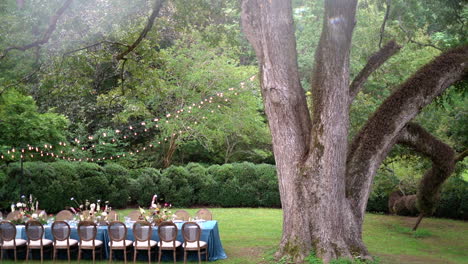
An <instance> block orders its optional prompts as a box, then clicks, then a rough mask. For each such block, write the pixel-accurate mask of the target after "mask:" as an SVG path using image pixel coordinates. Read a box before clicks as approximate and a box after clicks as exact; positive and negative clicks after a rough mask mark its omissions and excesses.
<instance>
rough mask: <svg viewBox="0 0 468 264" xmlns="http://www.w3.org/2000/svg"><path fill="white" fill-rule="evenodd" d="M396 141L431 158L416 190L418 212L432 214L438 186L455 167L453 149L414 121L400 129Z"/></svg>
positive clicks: (437, 198) (436, 199)
mask: <svg viewBox="0 0 468 264" xmlns="http://www.w3.org/2000/svg"><path fill="white" fill-rule="evenodd" d="M397 143H398V144H403V145H407V146H409V147H411V148H413V149H414V150H416V151H417V152H419V153H421V154H423V155H425V156H427V157H429V158H430V159H431V160H432V164H433V165H432V168H431V169H429V170H428V171H427V172H426V173H425V174H424V176H423V178H422V180H421V182H420V184H419V188H418V192H417V208H418V210H419V212H420V213H421V214H423V215H426V216H429V215H432V213H433V212H434V209H435V205H436V204H437V201H438V200H439V193H440V187H441V186H442V183H444V182H445V180H446V179H447V178H448V177H449V176H450V175H451V174H452V172H453V170H454V168H455V151H453V149H452V148H451V147H450V146H449V145H447V144H445V143H443V142H442V141H440V140H438V139H437V138H436V137H434V136H432V135H431V134H429V133H428V132H427V131H426V130H425V129H424V128H422V127H421V126H419V125H417V124H414V123H408V124H407V125H406V126H405V127H404V128H403V129H402V130H401V131H400V135H399V137H398V139H397Z"/></svg>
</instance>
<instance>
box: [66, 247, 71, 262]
mask: <svg viewBox="0 0 468 264" xmlns="http://www.w3.org/2000/svg"><path fill="white" fill-rule="evenodd" d="M67 257H68V263H70V260H71V258H70V247H68V248H67Z"/></svg>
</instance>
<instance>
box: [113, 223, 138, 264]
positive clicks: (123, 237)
mask: <svg viewBox="0 0 468 264" xmlns="http://www.w3.org/2000/svg"><path fill="white" fill-rule="evenodd" d="M108 230H109V239H110V241H109V251H110V253H109V263H111V262H112V252H113V251H114V250H122V251H123V254H124V263H127V248H128V247H130V246H132V244H133V241H131V240H127V227H126V226H125V224H124V223H122V222H120V221H112V222H110V223H109V228H108Z"/></svg>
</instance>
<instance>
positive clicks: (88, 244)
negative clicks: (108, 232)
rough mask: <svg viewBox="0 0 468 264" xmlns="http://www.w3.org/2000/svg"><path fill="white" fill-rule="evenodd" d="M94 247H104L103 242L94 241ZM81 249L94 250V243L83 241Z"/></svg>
mask: <svg viewBox="0 0 468 264" xmlns="http://www.w3.org/2000/svg"><path fill="white" fill-rule="evenodd" d="M94 246H95V247H100V246H102V241H101V240H94ZM81 247H82V248H92V247H93V241H92V240H89V241H81Z"/></svg>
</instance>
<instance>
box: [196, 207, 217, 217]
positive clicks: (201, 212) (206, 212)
mask: <svg viewBox="0 0 468 264" xmlns="http://www.w3.org/2000/svg"><path fill="white" fill-rule="evenodd" d="M195 215H196V216H197V218H198V219H203V220H213V214H212V213H211V212H210V210H208V209H206V208H203V209H200V210H198V212H197V213H196V214H195Z"/></svg>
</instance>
